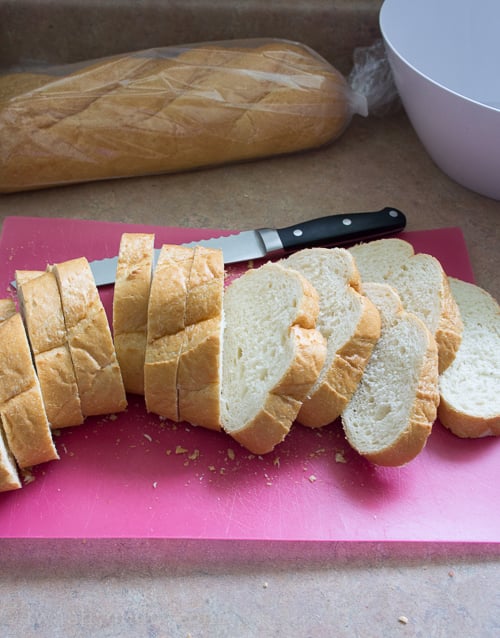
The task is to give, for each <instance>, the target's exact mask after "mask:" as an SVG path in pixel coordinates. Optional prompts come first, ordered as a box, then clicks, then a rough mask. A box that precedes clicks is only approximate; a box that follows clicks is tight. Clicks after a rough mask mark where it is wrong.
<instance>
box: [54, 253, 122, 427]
mask: <svg viewBox="0 0 500 638" xmlns="http://www.w3.org/2000/svg"><path fill="white" fill-rule="evenodd" d="M51 269H52V270H53V272H54V274H55V276H56V279H57V284H58V286H59V293H60V295H61V302H62V309H63V313H64V321H65V324H66V330H67V333H68V345H69V350H70V353H71V358H72V359H73V366H74V369H75V376H76V381H77V384H78V391H79V394H80V402H81V408H82V414H83V416H91V415H99V414H112V413H115V412H122V411H123V410H125V408H126V407H127V399H126V395H125V389H124V387H123V380H122V375H121V371H120V366H119V365H118V360H117V358H116V352H115V347H114V344H113V339H112V337H111V330H110V328H109V323H108V319H107V316H106V311H105V310H104V306H103V305H102V302H101V298H100V296H99V292H98V290H97V287H96V284H95V281H94V277H93V275H92V271H91V269H90V266H89V263H88V261H87V259H86V258H85V257H80V258H78V259H71V260H69V261H65V262H62V263H59V264H55V265H54V266H52V267H51Z"/></svg>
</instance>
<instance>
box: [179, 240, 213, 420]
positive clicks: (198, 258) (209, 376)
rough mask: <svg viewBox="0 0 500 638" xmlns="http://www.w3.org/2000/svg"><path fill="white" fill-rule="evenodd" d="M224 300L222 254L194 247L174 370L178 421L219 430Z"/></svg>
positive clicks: (201, 247)
mask: <svg viewBox="0 0 500 638" xmlns="http://www.w3.org/2000/svg"><path fill="white" fill-rule="evenodd" d="M223 297H224V259H223V255H222V251H220V250H214V249H209V248H205V247H203V246H196V247H195V249H194V257H193V265H192V268H191V271H190V275H189V284H188V292H187V298H186V315H185V322H184V323H185V326H186V327H185V329H184V340H183V344H182V348H181V356H180V358H179V362H178V369H177V396H178V404H179V419H180V420H181V421H187V422H188V423H192V424H193V425H199V426H202V427H206V428H209V429H212V430H220V429H221V423H220V393H221V352H222V327H223Z"/></svg>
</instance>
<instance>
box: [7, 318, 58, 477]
mask: <svg viewBox="0 0 500 638" xmlns="http://www.w3.org/2000/svg"><path fill="white" fill-rule="evenodd" d="M0 369H1V370H2V374H1V375H0V419H1V422H2V425H3V429H4V431H5V437H6V440H7V445H8V448H9V449H10V451H11V453H12V455H13V456H14V458H15V460H16V462H17V464H18V465H19V467H21V468H26V467H31V466H32V465H38V464H39V463H45V462H47V461H53V460H55V459H58V458H59V455H58V454H57V450H56V448H55V446H54V442H53V440H52V434H51V432H50V426H49V422H48V419H47V414H46V412H45V406H44V403H43V399H42V392H41V390H40V383H39V381H38V377H37V375H36V372H35V368H34V365H33V360H32V358H31V352H30V346H29V343H28V337H27V335H26V331H25V328H24V324H23V320H22V318H21V315H20V314H19V313H18V312H16V313H14V314H12V315H11V316H10V317H8V318H7V319H5V320H4V321H2V322H1V323H0Z"/></svg>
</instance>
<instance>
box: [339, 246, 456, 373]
mask: <svg viewBox="0 0 500 638" xmlns="http://www.w3.org/2000/svg"><path fill="white" fill-rule="evenodd" d="M350 250H351V253H352V254H353V255H354V258H355V259H356V264H357V266H358V269H359V271H360V273H361V278H362V281H363V282H365V281H367V282H369V281H374V282H379V283H388V284H390V285H391V286H393V288H395V289H396V290H397V292H398V294H399V296H400V298H401V301H402V303H403V306H404V307H405V309H406V310H408V311H409V312H412V313H413V314H415V315H416V316H417V317H419V318H420V319H421V320H422V321H423V322H424V323H425V325H426V326H427V327H428V328H429V330H430V331H431V333H432V334H433V335H434V338H435V339H436V342H437V346H438V353H439V372H443V371H444V370H446V368H447V367H448V366H449V365H450V363H451V362H452V361H453V359H454V358H455V354H456V352H457V350H458V347H459V345H460V341H461V335H462V330H463V325H462V321H461V319H460V312H459V310H458V306H457V304H456V302H455V300H454V299H453V295H452V294H451V291H450V287H449V284H448V279H447V277H446V274H445V272H444V270H443V268H442V266H441V264H440V263H439V261H438V260H437V259H436V258H435V257H433V256H431V255H427V254H425V253H418V254H414V252H413V247H412V246H411V244H409V243H408V242H405V241H403V240H401V239H396V238H389V239H378V240H376V241H373V242H367V243H365V244H358V245H357V246H354V247H352V248H351V249H350ZM384 264H385V267H384Z"/></svg>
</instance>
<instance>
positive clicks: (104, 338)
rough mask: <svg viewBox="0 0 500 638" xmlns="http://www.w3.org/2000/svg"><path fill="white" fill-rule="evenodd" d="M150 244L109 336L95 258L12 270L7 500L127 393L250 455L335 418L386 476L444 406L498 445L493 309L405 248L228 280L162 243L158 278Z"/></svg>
mask: <svg viewBox="0 0 500 638" xmlns="http://www.w3.org/2000/svg"><path fill="white" fill-rule="evenodd" d="M154 239H155V238H154V236H153V235H152V234H143V233H125V234H124V235H123V236H122V239H121V243H120V250H119V255H118V264H117V273H116V285H115V291H114V298H113V309H112V313H113V317H112V325H111V326H110V323H109V322H108V319H107V316H106V312H105V309H104V307H103V305H102V302H101V299H100V296H99V292H98V290H97V287H96V285H95V281H94V279H93V276H92V272H91V269H90V267H89V264H88V262H87V260H86V259H85V258H83V257H82V258H77V259H73V260H69V261H66V262H62V263H58V264H53V265H50V266H48V267H47V269H46V270H45V271H18V272H17V274H16V276H17V288H18V301H19V304H18V307H19V309H18V310H17V309H16V306H15V303H14V301H13V300H0V363H1V366H2V375H1V376H0V419H1V422H0V491H2V490H9V489H16V488H19V487H20V486H21V481H20V479H19V473H18V468H20V469H21V470H22V469H23V468H27V467H30V466H31V465H35V464H38V463H44V462H46V461H50V460H55V459H57V458H58V455H57V450H56V448H55V446H54V443H53V439H52V433H51V430H53V429H55V428H62V427H69V426H78V425H80V424H82V423H83V422H84V421H85V419H86V417H88V416H91V415H104V414H113V413H117V412H121V411H123V410H125V409H126V406H127V396H126V395H127V393H132V394H137V395H142V396H143V399H144V405H145V408H146V410H147V411H148V412H150V413H153V414H157V415H159V416H160V417H161V418H166V419H170V420H171V421H174V422H181V421H182V422H187V423H190V424H192V425H196V426H200V427H203V428H207V429H210V430H214V431H216V432H220V433H225V434H227V435H229V436H230V437H232V438H233V439H234V440H236V441H238V442H239V443H240V444H241V445H242V446H244V447H245V448H247V449H248V450H250V451H251V452H253V453H254V454H266V453H268V452H270V451H271V450H273V449H274V448H275V447H276V446H277V445H279V444H280V443H281V442H282V441H283V440H284V439H285V437H286V436H287V435H288V433H289V431H290V429H291V428H292V425H293V424H294V423H295V422H297V423H299V424H302V425H304V426H307V427H310V428H318V427H323V426H325V425H327V424H329V423H332V422H333V421H335V420H336V419H338V418H339V417H340V421H341V423H342V425H343V428H344V431H345V436H346V438H347V441H348V442H349V443H350V445H351V446H352V447H353V448H354V449H355V450H356V451H357V452H359V454H360V455H362V456H364V457H365V458H367V459H368V460H369V461H371V462H373V463H376V464H380V465H389V466H397V465H402V464H405V463H408V462H409V461H411V460H412V459H414V458H415V457H416V456H417V455H418V454H419V453H420V452H421V451H422V449H423V448H424V446H425V445H426V442H427V439H428V437H429V435H430V433H431V430H432V425H433V422H434V421H435V419H436V415H437V413H438V409H439V415H440V417H441V419H442V421H443V424H444V425H445V426H446V427H447V428H449V429H450V430H451V431H452V432H454V433H456V434H457V435H459V436H464V437H465V436H468V437H473V436H485V435H499V434H500V427H499V412H500V407H499V405H498V396H499V395H500V393H499V392H498V375H497V374H496V373H497V371H498V368H499V361H498V353H499V352H500V329H499V309H498V303H497V302H496V301H495V300H494V299H492V298H491V297H490V296H489V295H487V293H485V292H484V291H482V290H481V289H479V288H478V287H477V286H473V285H472V284H465V283H464V282H459V281H458V280H453V279H451V280H449V279H448V277H447V276H446V274H445V273H444V271H443V269H442V267H441V264H440V263H439V262H438V260H437V259H435V258H434V257H431V256H430V255H425V254H415V253H414V250H413V248H412V246H411V245H410V244H409V243H408V242H405V241H403V240H400V239H383V240H377V241H373V242H367V243H363V244H358V245H356V246H354V247H352V248H351V249H345V248H334V249H324V248H311V249H306V250H302V251H299V252H297V253H295V254H294V255H291V256H288V257H286V258H283V259H281V260H279V261H276V262H268V263H266V264H264V265H262V266H259V267H256V268H251V269H249V270H247V271H246V272H244V273H243V274H242V275H241V276H239V277H237V278H235V279H234V280H233V281H227V280H226V274H227V273H226V272H225V269H224V263H223V256H222V252H221V251H219V250H215V249H209V248H204V247H202V246H196V247H186V246H178V245H174V244H166V245H163V246H162V247H161V250H160V251H159V257H158V260H157V262H156V264H155V258H154ZM111 328H112V329H111ZM479 385H480V386H481V387H480V388H478V386H479Z"/></svg>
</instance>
